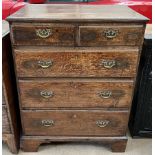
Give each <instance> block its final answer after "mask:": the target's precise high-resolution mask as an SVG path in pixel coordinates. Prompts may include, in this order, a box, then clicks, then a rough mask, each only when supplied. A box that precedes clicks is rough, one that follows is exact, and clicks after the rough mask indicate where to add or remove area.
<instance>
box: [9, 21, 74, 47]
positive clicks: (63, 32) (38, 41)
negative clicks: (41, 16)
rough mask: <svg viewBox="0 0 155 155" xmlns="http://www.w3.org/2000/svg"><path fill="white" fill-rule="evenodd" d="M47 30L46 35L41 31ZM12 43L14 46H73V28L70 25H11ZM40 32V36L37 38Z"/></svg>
mask: <svg viewBox="0 0 155 155" xmlns="http://www.w3.org/2000/svg"><path fill="white" fill-rule="evenodd" d="M47 30H49V31H50V32H49V36H48V32H47V34H46V33H45V32H44V33H43V34H44V35H43V34H42V33H41V32H42V31H47ZM11 31H12V36H13V37H12V43H13V44H15V45H50V46H74V44H75V26H74V25H71V24H51V23H49V24H39V23H38V24H37V23H36V24H26V23H23V24H13V25H12V26H11ZM37 31H40V34H42V35H43V37H45V38H42V35H41V36H38V34H37Z"/></svg>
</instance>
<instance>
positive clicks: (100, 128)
mask: <svg viewBox="0 0 155 155" xmlns="http://www.w3.org/2000/svg"><path fill="white" fill-rule="evenodd" d="M22 118H23V130H24V134H25V135H33V136H35V135H46V136H78V135H79V136H87V135H88V136H91V135H92V136H122V135H125V132H126V128H127V122H128V112H109V111H97V110H92V111H87V110H81V111H80V110H75V111H71V110H61V111H54V110H53V111H52V110H51V111H36V112H32V111H23V112H22Z"/></svg>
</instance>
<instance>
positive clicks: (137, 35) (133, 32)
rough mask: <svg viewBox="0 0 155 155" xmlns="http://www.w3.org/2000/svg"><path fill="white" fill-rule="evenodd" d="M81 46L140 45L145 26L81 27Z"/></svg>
mask: <svg viewBox="0 0 155 155" xmlns="http://www.w3.org/2000/svg"><path fill="white" fill-rule="evenodd" d="M79 34H80V46H105V45H110V46H111V45H140V44H142V42H143V35H144V27H143V25H132V26H130V25H124V26H122V25H119V26H117V25H116V26H114V25H106V26H80V27H79Z"/></svg>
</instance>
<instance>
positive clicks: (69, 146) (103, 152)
mask: <svg viewBox="0 0 155 155" xmlns="http://www.w3.org/2000/svg"><path fill="white" fill-rule="evenodd" d="M2 148H3V150H2V153H3V155H12V154H11V153H10V152H9V150H8V148H7V146H6V145H5V144H3V147H2ZM122 154H123V155H151V154H152V140H151V139H132V138H131V137H130V136H129V140H128V144H127V148H126V152H125V153H111V152H110V150H109V149H108V148H107V147H104V146H102V145H99V144H95V143H91V144H89V143H60V144H58V143H57V144H48V145H41V146H40V147H39V150H38V152H37V153H36V152H35V153H26V152H23V151H21V150H20V151H19V155H122Z"/></svg>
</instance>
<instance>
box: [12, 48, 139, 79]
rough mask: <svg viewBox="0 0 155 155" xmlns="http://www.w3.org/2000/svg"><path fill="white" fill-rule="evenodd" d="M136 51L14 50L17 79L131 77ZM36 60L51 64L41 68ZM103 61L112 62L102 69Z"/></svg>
mask: <svg viewBox="0 0 155 155" xmlns="http://www.w3.org/2000/svg"><path fill="white" fill-rule="evenodd" d="M138 51H139V50H138V49H137V48H128V47H124V48H116V47H115V48H109V49H108V48H103V49H102V48H84V49H83V48H50V47H42V48H39V47H24V48H19V49H17V50H16V49H15V50H14V52H15V63H16V69H17V76H18V77H135V75H136V66H137V59H138ZM38 61H44V62H46V61H51V62H52V65H50V66H49V67H47V68H42V67H40V66H39V65H38ZM103 61H115V65H114V66H113V67H111V68H105V66H104V65H103Z"/></svg>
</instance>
